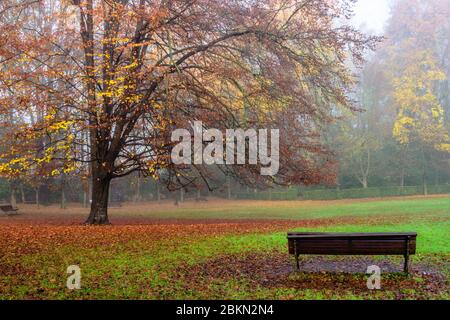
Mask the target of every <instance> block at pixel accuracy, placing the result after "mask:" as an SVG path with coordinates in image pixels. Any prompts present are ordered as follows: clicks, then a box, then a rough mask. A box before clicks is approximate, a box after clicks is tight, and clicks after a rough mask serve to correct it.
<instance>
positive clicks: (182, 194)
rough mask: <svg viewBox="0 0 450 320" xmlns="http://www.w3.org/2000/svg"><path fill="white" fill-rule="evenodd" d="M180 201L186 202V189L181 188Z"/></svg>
mask: <svg viewBox="0 0 450 320" xmlns="http://www.w3.org/2000/svg"><path fill="white" fill-rule="evenodd" d="M180 202H184V189H183V188H181V189H180Z"/></svg>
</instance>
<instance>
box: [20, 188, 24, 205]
mask: <svg viewBox="0 0 450 320" xmlns="http://www.w3.org/2000/svg"><path fill="white" fill-rule="evenodd" d="M20 195H21V197H22V203H25V191H24V190H23V184H21V185H20Z"/></svg>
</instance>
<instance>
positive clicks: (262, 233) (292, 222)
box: [0, 197, 450, 299]
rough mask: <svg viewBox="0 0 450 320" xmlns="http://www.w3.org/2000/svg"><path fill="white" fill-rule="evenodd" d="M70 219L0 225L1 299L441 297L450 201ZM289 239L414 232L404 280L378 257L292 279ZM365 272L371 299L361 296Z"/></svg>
mask: <svg viewBox="0 0 450 320" xmlns="http://www.w3.org/2000/svg"><path fill="white" fill-rule="evenodd" d="M71 210H72V209H71ZM81 210H82V209H73V210H72V211H68V212H65V213H64V212H59V213H58V212H56V209H54V208H49V209H48V210H47V211H48V212H46V209H45V208H43V209H41V210H40V211H39V212H34V211H33V210H32V209H30V208H25V209H24V210H23V212H24V214H23V215H22V216H20V217H17V218H6V217H2V218H0V298H1V299H12V298H14V299H17V298H19V299H44V298H50V299H82V298H83V299H100V298H101V299H112V298H118V299H237V298H243V299H380V298H386V299H448V298H449V297H450V292H449V285H448V284H449V268H448V266H449V262H450V245H449V242H448V239H449V236H450V197H429V198H423V197H418V198H417V197H416V198H396V199H384V200H383V199H378V200H358V201H329V202H324V201H321V202H311V201H308V202H299V201H293V202H289V201H283V202H276V201H274V202H267V201H264V202H256V201H230V202H225V201H218V202H214V201H211V202H210V203H207V204H201V205H196V204H189V203H186V204H183V205H181V206H180V207H174V206H173V205H156V206H154V205H148V206H144V205H140V206H129V207H128V208H122V209H117V210H111V212H110V214H111V216H112V217H111V220H112V222H113V225H112V226H106V227H92V226H91V227H86V226H81V225H77V224H74V223H73V221H75V220H76V219H79V217H80V216H81V215H82V214H84V212H79V211H81ZM49 217H52V219H53V220H51V221H52V222H51V223H45V222H44V221H47V220H48V218H49ZM167 219H168V220H167ZM174 219H176V220H174ZM193 219H202V220H193ZM217 219H220V220H217ZM80 221H82V220H80ZM291 230H304V231H308V230H315V231H358V232H370V231H416V232H417V233H418V239H417V254H416V255H415V256H413V257H412V274H411V275H410V276H409V277H406V276H404V275H403V274H402V273H401V271H402V267H401V264H402V257H385V256H381V257H358V256H356V257H346V256H343V257H317V256H306V257H303V258H302V267H303V268H302V271H301V272H294V269H293V261H292V258H291V257H289V256H288V254H287V241H286V232H287V231H291ZM371 264H376V265H379V266H380V267H381V270H382V280H381V290H368V289H367V287H366V280H367V277H368V275H366V274H365V271H366V268H367V266H368V265H371ZM69 265H79V266H80V268H81V273H82V278H81V289H80V290H74V291H70V290H68V289H67V288H66V279H67V277H68V274H66V269H67V267H68V266H69Z"/></svg>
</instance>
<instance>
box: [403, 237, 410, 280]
mask: <svg viewBox="0 0 450 320" xmlns="http://www.w3.org/2000/svg"><path fill="white" fill-rule="evenodd" d="M404 257H405V265H404V266H403V271H404V272H405V273H406V274H409V237H408V238H406V242H405V254H404Z"/></svg>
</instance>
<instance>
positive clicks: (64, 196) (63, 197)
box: [61, 188, 67, 209]
mask: <svg viewBox="0 0 450 320" xmlns="http://www.w3.org/2000/svg"><path fill="white" fill-rule="evenodd" d="M66 208H67V206H66V192H65V191H64V188H63V189H62V190H61V209H66Z"/></svg>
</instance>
